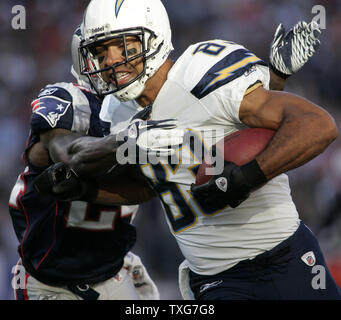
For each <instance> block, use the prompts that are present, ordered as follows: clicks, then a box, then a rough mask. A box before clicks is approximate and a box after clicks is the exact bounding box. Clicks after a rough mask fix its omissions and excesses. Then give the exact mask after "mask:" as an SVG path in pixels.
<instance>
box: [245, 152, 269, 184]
mask: <svg viewBox="0 0 341 320" xmlns="http://www.w3.org/2000/svg"><path fill="white" fill-rule="evenodd" d="M240 170H241V171H242V173H243V175H244V177H245V179H246V180H247V182H248V183H249V185H250V187H251V188H252V189H253V188H257V187H259V186H260V185H262V184H263V183H265V182H267V179H266V177H265V175H264V172H263V171H262V169H261V168H260V167H259V164H258V162H257V160H256V159H254V160H252V161H251V162H249V163H247V164H244V165H243V166H240Z"/></svg>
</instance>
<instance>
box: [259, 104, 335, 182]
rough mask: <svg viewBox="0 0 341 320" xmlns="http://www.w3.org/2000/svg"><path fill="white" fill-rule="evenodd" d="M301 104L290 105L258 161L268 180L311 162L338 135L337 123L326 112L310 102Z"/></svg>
mask: <svg viewBox="0 0 341 320" xmlns="http://www.w3.org/2000/svg"><path fill="white" fill-rule="evenodd" d="M302 100H303V99H302ZM300 103H301V104H300V106H298V105H295V104H291V105H290V101H289V102H288V103H287V105H286V106H285V108H284V116H283V119H282V121H281V123H280V125H279V127H278V129H277V131H276V133H275V135H274V137H273V139H272V140H271V142H270V144H269V145H268V147H267V148H266V149H265V150H264V151H263V152H262V153H261V154H260V155H259V156H258V157H257V158H256V159H257V162H258V164H259V166H260V168H261V169H262V171H263V172H264V174H265V176H266V177H267V178H268V179H271V178H273V177H275V176H277V175H279V174H281V173H283V172H286V171H289V170H292V169H294V168H297V167H299V166H301V165H303V164H304V163H306V162H308V161H310V160H311V159H313V158H314V157H316V156H317V155H319V154H320V153H322V152H323V151H324V150H325V149H326V148H327V147H328V145H329V144H330V143H331V142H332V141H333V140H335V139H336V137H337V135H338V132H337V127H336V125H335V122H334V120H333V118H332V117H330V116H329V114H328V113H327V112H325V111H324V110H322V109H320V108H316V107H314V108H311V103H310V102H308V101H304V102H302V101H300Z"/></svg>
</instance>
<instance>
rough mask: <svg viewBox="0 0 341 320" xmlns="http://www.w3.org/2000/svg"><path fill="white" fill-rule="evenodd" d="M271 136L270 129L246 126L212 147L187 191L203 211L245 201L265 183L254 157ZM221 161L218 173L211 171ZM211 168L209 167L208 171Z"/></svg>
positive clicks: (232, 205) (233, 205)
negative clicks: (220, 170)
mask: <svg viewBox="0 0 341 320" xmlns="http://www.w3.org/2000/svg"><path fill="white" fill-rule="evenodd" d="M273 135H274V131H273V130H269V129H262V128H249V129H244V130H240V131H237V132H234V133H232V134H230V135H228V136H226V137H224V138H223V139H222V140H220V141H219V142H218V143H217V144H216V145H214V146H213V147H212V152H209V153H207V155H205V158H204V161H203V163H202V164H201V165H200V167H199V170H198V173H197V176H196V181H195V184H192V186H191V191H192V194H193V196H194V197H195V199H196V200H197V202H198V203H199V204H200V206H201V208H202V209H203V210H204V211H206V212H213V211H216V210H219V209H223V208H224V207H226V206H227V205H229V206H231V207H232V208H235V207H237V206H238V205H240V204H241V203H242V202H243V201H244V200H246V199H247V198H248V197H249V195H250V193H251V192H252V191H253V190H255V189H257V188H259V187H260V186H262V185H264V183H266V181H267V179H266V177H265V175H264V173H263V172H262V170H261V169H260V167H259V165H258V163H257V161H256V160H255V158H256V156H257V155H258V154H259V153H261V152H262V151H263V150H264V148H265V147H266V146H267V145H268V143H269V142H270V140H271V138H272V136H273ZM211 155H213V156H214V157H215V159H216V162H215V163H217V161H219V157H220V161H223V164H224V166H223V170H222V173H219V174H214V173H213V174H212V171H213V170H212V169H213V168H214V164H212V162H213V160H212V158H211ZM208 169H211V170H208Z"/></svg>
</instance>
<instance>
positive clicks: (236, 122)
mask: <svg viewBox="0 0 341 320" xmlns="http://www.w3.org/2000/svg"><path fill="white" fill-rule="evenodd" d="M260 85H263V86H264V87H265V88H268V86H269V70H268V67H267V66H266V65H265V63H264V62H263V61H261V60H260V59H259V58H258V57H256V56H255V55H254V54H253V53H251V52H250V51H248V50H247V49H245V48H244V47H243V46H240V45H237V44H235V43H232V42H228V41H222V40H212V41H206V42H202V43H197V44H194V45H191V46H190V47H189V48H188V49H187V50H186V51H185V52H184V53H183V54H182V56H181V57H180V58H179V59H178V60H177V62H176V63H175V65H174V66H173V67H172V69H171V70H170V72H169V74H168V78H167V81H166V82H165V84H164V85H163V87H162V88H161V90H160V92H159V94H158V96H157V98H156V100H155V102H154V104H153V108H152V114H151V119H152V120H161V119H168V118H176V119H178V121H179V127H180V128H183V129H185V130H186V134H188V135H189V136H191V137H192V139H194V140H195V141H196V143H197V144H198V143H199V144H200V145H201V146H202V148H203V150H208V149H209V148H210V147H211V146H212V144H214V143H216V142H217V141H218V140H220V139H221V138H223V137H224V136H226V135H227V134H230V133H232V132H235V131H237V130H240V129H242V128H245V125H244V124H243V123H242V122H241V121H240V119H239V107H240V103H241V101H242V100H243V97H244V96H245V94H247V93H248V92H251V91H252V90H254V89H255V88H257V87H258V86H260ZM185 140H186V139H185ZM199 149H200V148H199ZM197 151H198V148H196V150H195V148H193V140H191V139H187V143H184V144H183V145H181V146H180V147H179V148H178V149H177V152H176V156H174V157H172V162H171V163H168V162H167V161H164V160H161V163H159V164H156V165H152V164H147V165H141V169H142V172H143V173H144V175H145V176H147V177H148V178H149V180H150V181H151V183H152V184H153V186H154V188H155V190H157V192H158V194H159V196H160V199H161V202H162V205H163V208H164V210H165V213H166V216H167V222H168V225H169V227H170V230H171V231H172V233H173V234H174V236H175V238H176V239H177V242H178V244H179V247H180V249H181V251H182V253H183V255H184V256H185V258H186V259H187V260H188V262H189V266H190V269H191V270H192V271H194V272H196V273H199V274H204V275H211V274H216V273H219V272H222V271H224V270H226V269H229V268H231V267H232V266H234V265H235V264H237V263H238V262H239V261H241V260H245V259H252V258H254V257H255V256H257V255H259V254H261V253H263V252H264V251H266V250H270V249H272V248H273V247H275V246H276V245H277V244H279V243H280V242H282V241H283V240H285V239H286V238H288V237H289V236H290V235H292V234H293V233H294V232H295V230H296V229H297V228H298V225H299V217H298V213H297V211H296V208H295V205H294V203H293V201H292V198H291V195H290V187H289V182H288V177H287V175H285V174H282V175H280V176H278V177H276V178H274V179H272V180H271V181H269V182H268V183H267V184H266V185H264V186H263V187H262V188H260V189H258V190H256V191H255V192H253V193H252V194H251V195H250V197H249V198H248V199H247V200H246V201H244V202H243V203H242V204H241V205H239V206H238V207H237V208H235V209H232V208H230V207H226V208H225V209H223V210H219V211H215V212H205V211H204V210H203V209H202V208H201V207H200V205H199V204H198V203H197V201H196V200H195V199H194V198H193V196H192V194H191V192H190V186H191V184H192V183H194V182H195V177H196V170H197V169H198V166H199V164H200V162H201V160H202V157H201V154H199V155H198V152H197Z"/></svg>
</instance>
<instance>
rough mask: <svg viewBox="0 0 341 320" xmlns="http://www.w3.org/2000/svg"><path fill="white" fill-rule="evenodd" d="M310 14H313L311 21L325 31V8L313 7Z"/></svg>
mask: <svg viewBox="0 0 341 320" xmlns="http://www.w3.org/2000/svg"><path fill="white" fill-rule="evenodd" d="M311 13H312V14H315V16H314V17H313V19H312V20H313V21H315V22H316V23H317V24H318V26H319V28H320V29H326V8H325V7H324V6H321V5H316V6H313V7H312V9H311Z"/></svg>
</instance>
